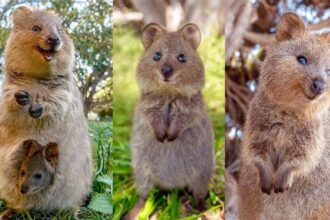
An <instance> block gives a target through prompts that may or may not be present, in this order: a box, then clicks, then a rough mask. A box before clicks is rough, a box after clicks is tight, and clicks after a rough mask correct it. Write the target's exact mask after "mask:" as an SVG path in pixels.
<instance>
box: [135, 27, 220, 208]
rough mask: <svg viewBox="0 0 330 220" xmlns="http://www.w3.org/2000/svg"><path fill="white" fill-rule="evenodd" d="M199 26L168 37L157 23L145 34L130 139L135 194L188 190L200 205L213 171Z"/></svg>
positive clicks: (210, 128) (137, 73) (211, 143)
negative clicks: (138, 95) (203, 93)
mask: <svg viewBox="0 0 330 220" xmlns="http://www.w3.org/2000/svg"><path fill="white" fill-rule="evenodd" d="M200 40H201V34H200V31H199V29H198V27H197V26H196V25H194V24H187V25H185V26H184V27H182V28H181V29H180V30H178V31H176V32H167V31H166V30H165V29H164V28H163V27H162V26H160V25H158V24H154V23H152V24H149V25H147V26H146V27H145V28H144V29H143V31H142V43H143V46H144V52H143V55H142V57H141V60H140V63H139V65H138V67H137V72H136V76H137V81H138V85H139V88H140V92H141V97H140V100H139V102H138V104H137V107H136V111H135V119H134V126H133V133H132V138H131V147H132V160H133V167H134V171H135V183H136V187H137V191H138V193H139V195H140V197H141V199H142V201H143V200H144V199H146V198H147V196H148V194H149V192H150V190H151V189H152V188H153V187H159V188H161V189H165V190H170V189H176V188H184V187H187V188H188V189H189V190H190V191H191V192H192V194H193V196H194V197H195V198H196V199H197V200H198V201H199V202H200V204H201V203H202V201H203V200H204V198H205V197H206V195H207V191H208V184H209V181H210V179H211V176H212V172H213V167H214V158H213V131H212V127H211V123H210V121H209V118H208V115H207V110H206V106H205V104H204V101H203V97H202V93H201V90H202V88H203V86H204V67H203V63H202V61H201V59H200V57H199V56H198V53H197V51H196V50H197V47H198V46H199V43H200Z"/></svg>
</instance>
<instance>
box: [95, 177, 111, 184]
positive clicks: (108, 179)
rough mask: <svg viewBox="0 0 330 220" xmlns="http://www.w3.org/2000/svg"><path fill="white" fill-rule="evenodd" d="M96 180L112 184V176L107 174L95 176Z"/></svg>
mask: <svg viewBox="0 0 330 220" xmlns="http://www.w3.org/2000/svg"><path fill="white" fill-rule="evenodd" d="M96 181H97V182H99V183H105V184H107V185H108V186H112V177H110V176H107V175H104V176H99V177H97V178H96Z"/></svg>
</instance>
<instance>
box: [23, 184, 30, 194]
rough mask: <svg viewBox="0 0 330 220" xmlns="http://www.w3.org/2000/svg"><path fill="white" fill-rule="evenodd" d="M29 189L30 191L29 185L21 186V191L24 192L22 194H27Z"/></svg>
mask: <svg viewBox="0 0 330 220" xmlns="http://www.w3.org/2000/svg"><path fill="white" fill-rule="evenodd" d="M28 191H29V187H28V186H25V185H23V186H22V187H21V193H22V194H25V193H27V192H28Z"/></svg>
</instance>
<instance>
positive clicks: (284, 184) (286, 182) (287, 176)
mask: <svg viewBox="0 0 330 220" xmlns="http://www.w3.org/2000/svg"><path fill="white" fill-rule="evenodd" d="M292 184H293V177H292V172H291V171H284V172H281V173H278V175H276V178H275V183H274V192H275V193H282V192H284V191H286V190H288V189H290V188H291V186H292Z"/></svg>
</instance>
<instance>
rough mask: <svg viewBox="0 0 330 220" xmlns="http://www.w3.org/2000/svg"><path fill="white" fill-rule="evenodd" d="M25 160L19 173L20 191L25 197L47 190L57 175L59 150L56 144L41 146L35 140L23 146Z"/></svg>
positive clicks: (26, 142) (28, 141)
mask: <svg viewBox="0 0 330 220" xmlns="http://www.w3.org/2000/svg"><path fill="white" fill-rule="evenodd" d="M23 148H24V158H23V161H22V164H21V167H20V172H19V181H18V183H19V184H18V185H19V189H20V192H21V193H22V194H24V195H27V194H32V193H38V192H40V191H43V190H47V188H49V187H50V186H51V185H52V184H53V182H54V178H55V174H56V165H57V162H58V157H59V149H58V145H57V144H56V143H49V144H47V145H46V146H41V145H40V144H39V143H38V142H36V141H35V140H27V141H25V142H24V144H23Z"/></svg>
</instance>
